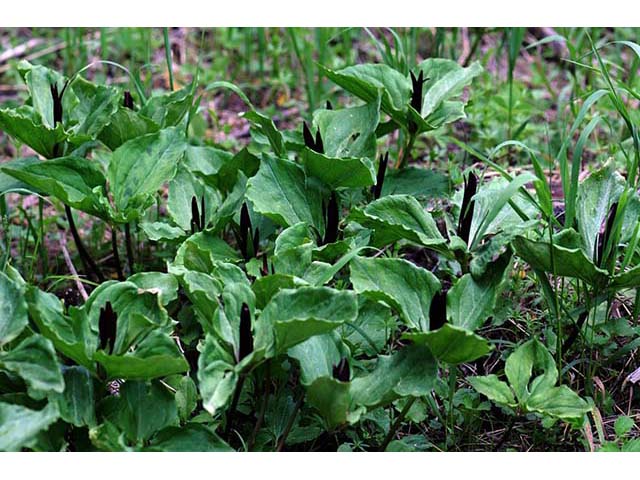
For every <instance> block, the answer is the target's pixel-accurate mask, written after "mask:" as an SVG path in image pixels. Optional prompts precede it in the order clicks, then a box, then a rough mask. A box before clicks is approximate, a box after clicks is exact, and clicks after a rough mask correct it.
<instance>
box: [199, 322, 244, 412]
mask: <svg viewBox="0 0 640 480" xmlns="http://www.w3.org/2000/svg"><path fill="white" fill-rule="evenodd" d="M234 364H235V359H234V358H233V355H231V354H230V353H229V352H227V351H226V350H225V349H224V348H222V346H221V345H220V343H218V341H217V340H216V339H215V337H213V336H212V335H207V336H206V338H205V341H204V347H203V348H202V350H201V353H200V357H199V358H198V389H199V390H200V396H201V397H202V406H203V407H204V409H205V410H206V411H208V412H209V413H210V414H211V415H214V414H215V413H216V412H217V411H218V410H219V409H221V408H224V407H226V405H227V404H228V403H229V401H230V400H231V396H232V395H233V392H234V391H235V389H236V384H237V383H238V373H237V372H236V370H235V367H234Z"/></svg>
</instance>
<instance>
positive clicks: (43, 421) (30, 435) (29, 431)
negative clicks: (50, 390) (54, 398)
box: [0, 402, 59, 452]
mask: <svg viewBox="0 0 640 480" xmlns="http://www.w3.org/2000/svg"><path fill="white" fill-rule="evenodd" d="M58 416H59V414H58V407H57V406H56V405H55V404H54V403H48V404H47V406H46V407H44V408H43V409H42V410H31V409H29V408H25V407H22V406H20V405H12V404H9V403H2V402H0V452H18V451H20V449H22V448H23V447H29V446H30V445H32V444H33V443H35V441H36V440H37V435H38V433H40V432H41V431H43V430H46V429H47V428H49V426H50V425H51V424H52V423H53V422H55V421H56V420H57V419H58Z"/></svg>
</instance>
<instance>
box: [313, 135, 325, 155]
mask: <svg viewBox="0 0 640 480" xmlns="http://www.w3.org/2000/svg"><path fill="white" fill-rule="evenodd" d="M314 150H315V151H316V152H318V153H324V143H323V142H322V135H320V130H318V131H317V132H316V141H315V148H314Z"/></svg>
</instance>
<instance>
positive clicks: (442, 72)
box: [418, 58, 482, 119]
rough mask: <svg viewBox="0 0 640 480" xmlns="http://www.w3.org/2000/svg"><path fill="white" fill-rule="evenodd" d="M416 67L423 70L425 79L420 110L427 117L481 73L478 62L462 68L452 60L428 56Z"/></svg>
mask: <svg viewBox="0 0 640 480" xmlns="http://www.w3.org/2000/svg"><path fill="white" fill-rule="evenodd" d="M418 68H420V69H421V70H422V71H423V72H424V76H425V78H426V79H427V81H426V82H425V85H424V87H423V88H424V92H425V94H424V99H423V101H422V110H421V112H420V114H421V115H422V116H423V117H426V118H427V119H428V117H429V115H431V114H432V113H433V112H434V111H435V110H436V108H437V107H438V106H439V105H441V104H442V102H443V101H445V100H448V99H450V98H451V97H453V96H455V95H458V94H460V93H461V92H462V88H463V87H465V86H466V85H468V84H469V83H471V80H472V79H473V78H474V77H476V76H478V75H479V74H480V73H482V67H481V66H480V63H478V62H474V63H472V64H471V65H469V66H468V67H466V68H463V67H461V66H459V65H458V64H457V63H456V62H454V61H452V60H445V59H441V58H429V59H427V60H425V61H423V62H422V63H421V64H420V65H419V66H418Z"/></svg>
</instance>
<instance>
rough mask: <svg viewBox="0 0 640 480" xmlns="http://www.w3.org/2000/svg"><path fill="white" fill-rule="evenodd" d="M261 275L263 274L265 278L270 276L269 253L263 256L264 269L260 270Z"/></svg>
mask: <svg viewBox="0 0 640 480" xmlns="http://www.w3.org/2000/svg"><path fill="white" fill-rule="evenodd" d="M260 273H262V276H263V277H266V276H267V275H269V262H268V259H267V252H264V253H263V254H262V268H261V269H260Z"/></svg>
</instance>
